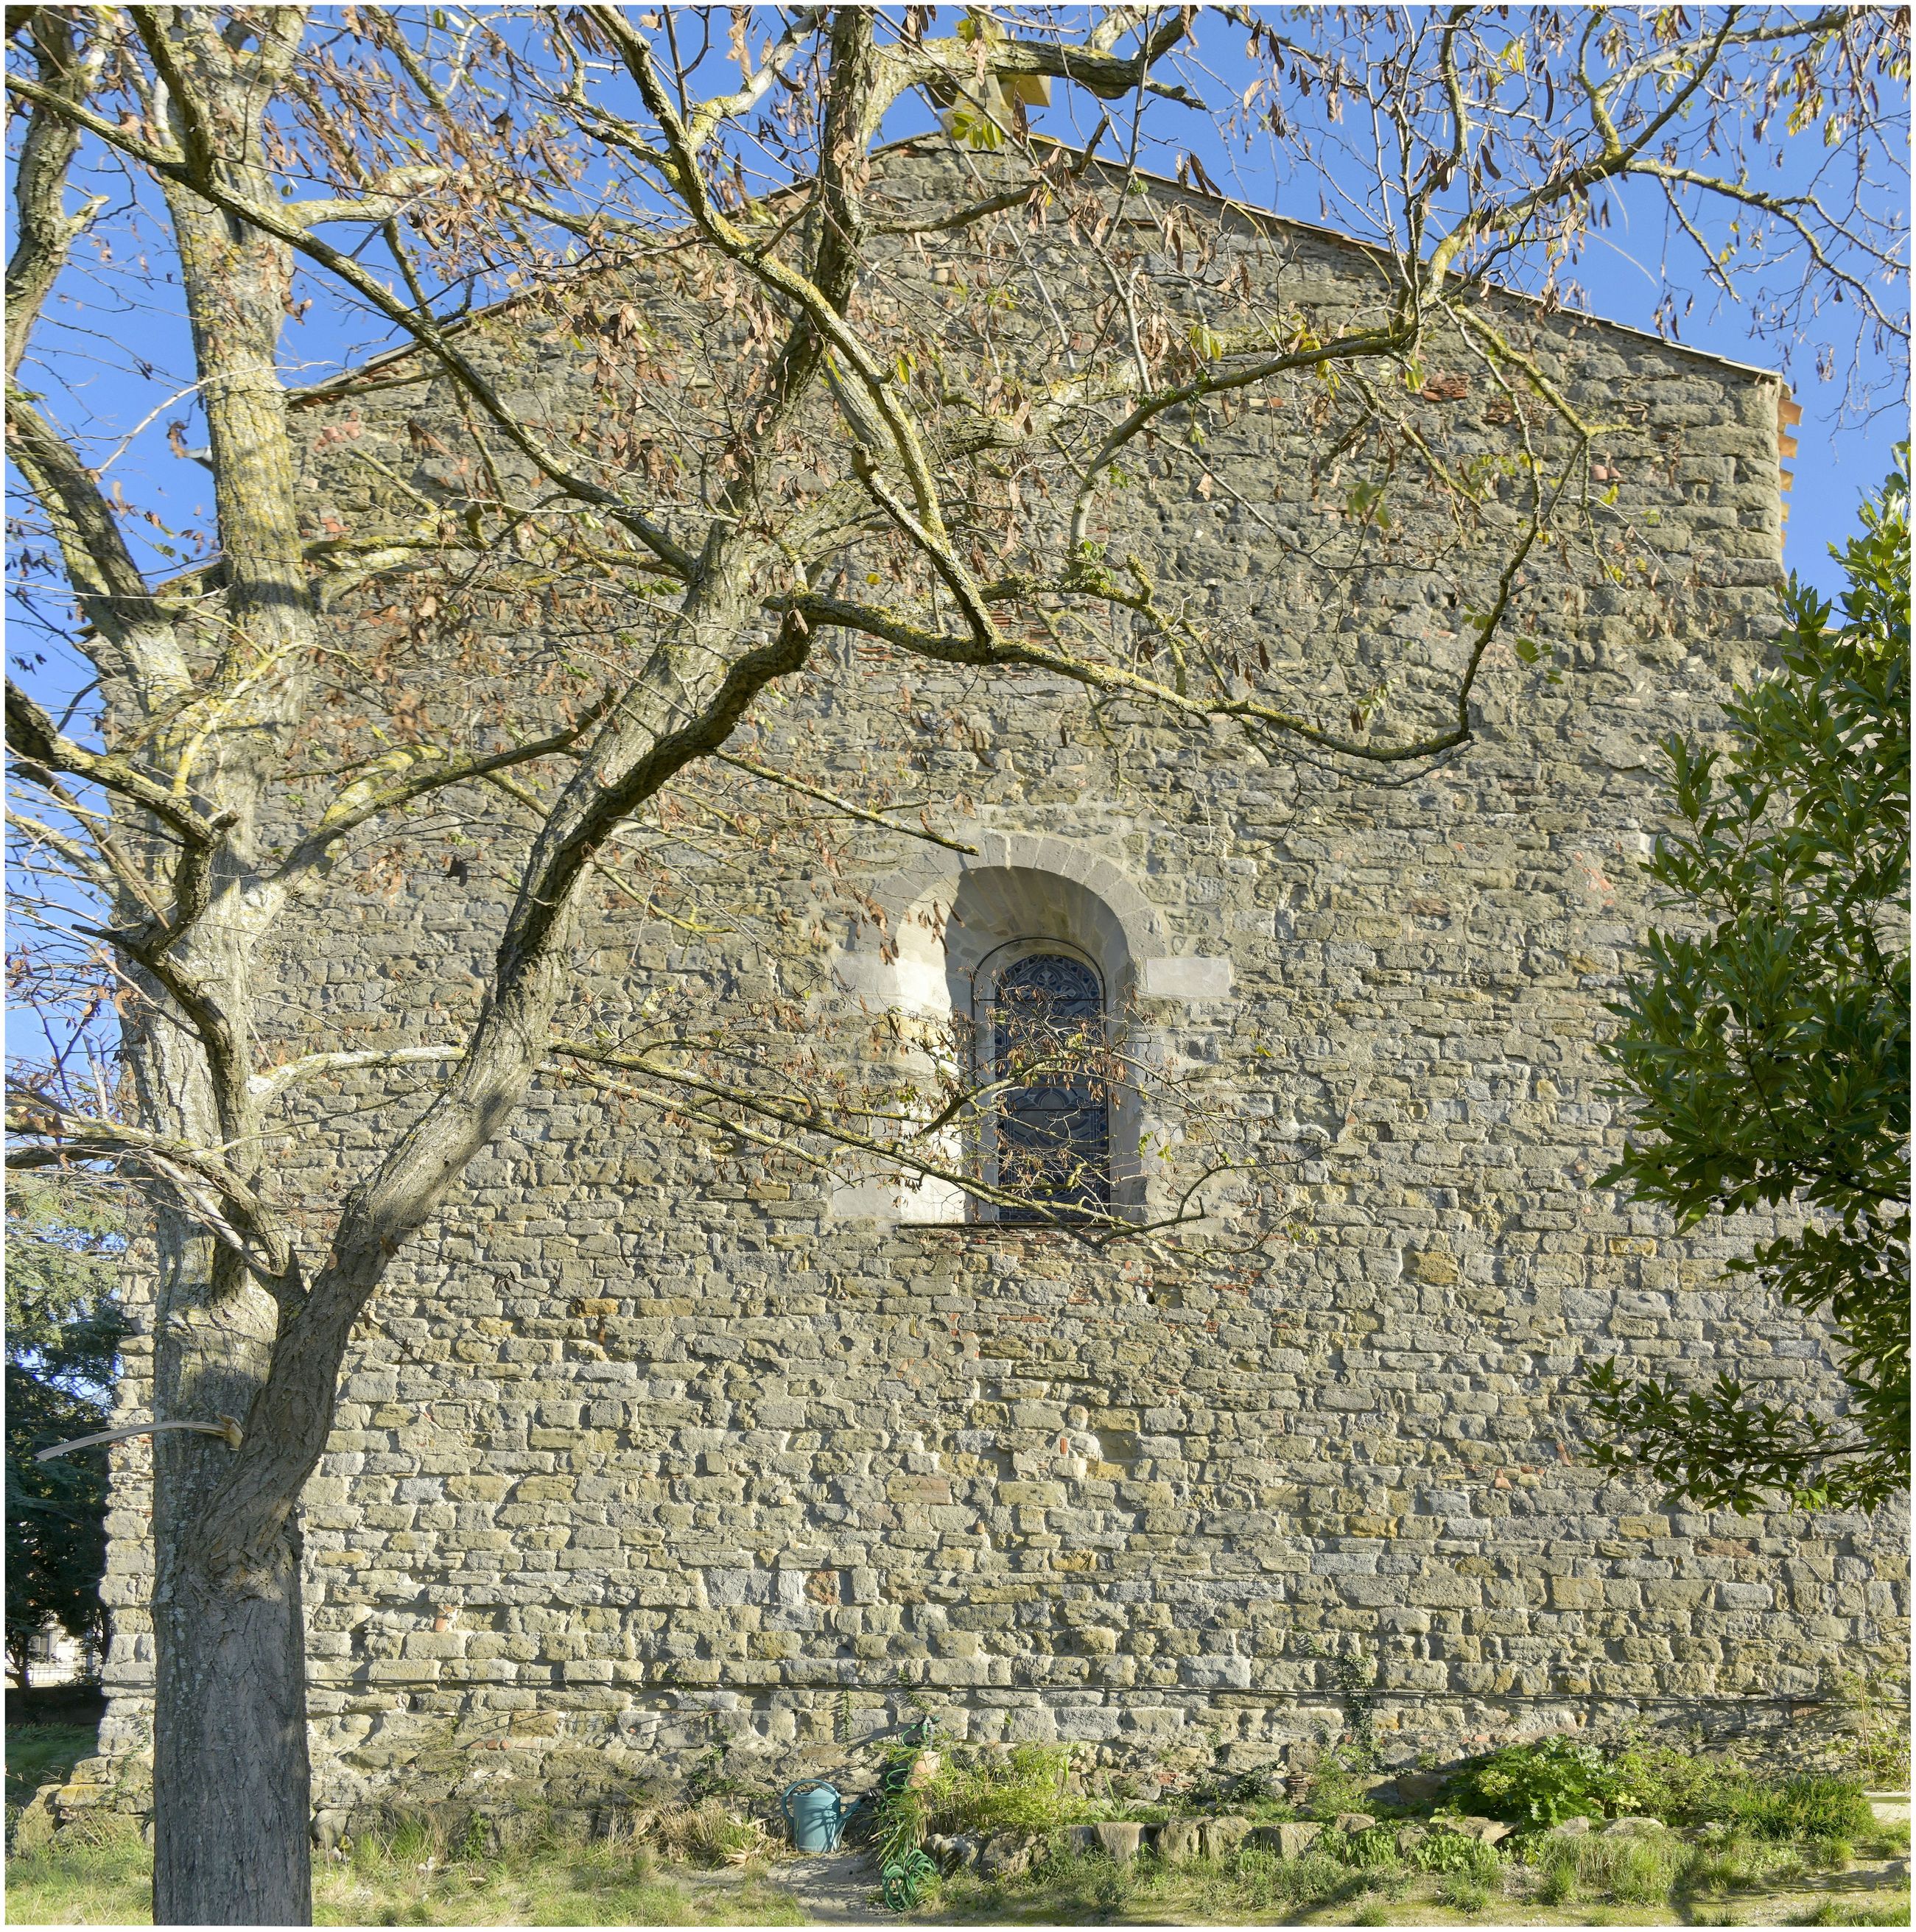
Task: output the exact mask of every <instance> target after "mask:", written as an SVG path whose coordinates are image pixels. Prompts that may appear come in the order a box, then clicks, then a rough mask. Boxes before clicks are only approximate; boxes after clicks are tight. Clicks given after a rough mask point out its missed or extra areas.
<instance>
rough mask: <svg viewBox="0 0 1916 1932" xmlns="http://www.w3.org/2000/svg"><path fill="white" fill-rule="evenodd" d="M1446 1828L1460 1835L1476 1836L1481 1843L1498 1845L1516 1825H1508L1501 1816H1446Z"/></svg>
mask: <svg viewBox="0 0 1916 1932" xmlns="http://www.w3.org/2000/svg"><path fill="white" fill-rule="evenodd" d="M1443 1822H1444V1826H1445V1829H1446V1830H1449V1831H1452V1832H1456V1833H1457V1834H1458V1835H1459V1836H1460V1837H1462V1838H1475V1839H1476V1841H1477V1842H1478V1843H1479V1844H1480V1845H1497V1844H1501V1843H1503V1841H1504V1840H1505V1839H1506V1838H1509V1835H1511V1833H1512V1832H1514V1831H1515V1830H1516V1829H1517V1828H1516V1826H1515V1825H1506V1823H1504V1822H1503V1820H1502V1819H1501V1818H1446V1820H1444V1821H1443Z"/></svg>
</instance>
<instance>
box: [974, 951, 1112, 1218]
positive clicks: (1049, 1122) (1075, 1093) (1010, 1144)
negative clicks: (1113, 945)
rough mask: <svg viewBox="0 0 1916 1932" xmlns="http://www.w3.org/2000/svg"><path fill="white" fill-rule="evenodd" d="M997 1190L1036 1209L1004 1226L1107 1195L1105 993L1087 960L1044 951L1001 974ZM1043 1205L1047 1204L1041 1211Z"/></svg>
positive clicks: (1012, 1214)
mask: <svg viewBox="0 0 1916 1932" xmlns="http://www.w3.org/2000/svg"><path fill="white" fill-rule="evenodd" d="M992 1004H993V1011H992V1058H993V1077H994V1078H995V1079H999V1080H1002V1081H1005V1082H1008V1083H1009V1084H1008V1085H1006V1086H1005V1088H1003V1089H1002V1091H1001V1092H1000V1094H999V1099H998V1105H997V1108H996V1128H997V1142H998V1183H999V1186H1000V1187H1005V1188H1011V1189H1015V1190H1017V1192H1018V1193H1021V1194H1023V1195H1024V1196H1026V1197H1027V1198H1028V1202H1029V1204H1030V1205H1023V1204H1021V1205H1018V1206H1016V1207H1012V1206H1008V1205H1001V1206H1000V1207H999V1210H998V1218H999V1220H1001V1221H1038V1220H1043V1219H1044V1218H1045V1216H1044V1211H1043V1209H1044V1208H1049V1209H1050V1211H1051V1212H1052V1213H1053V1214H1056V1213H1059V1212H1061V1211H1062V1212H1066V1213H1069V1212H1072V1211H1077V1212H1080V1213H1083V1212H1087V1211H1092V1210H1094V1209H1097V1208H1104V1207H1105V1206H1106V1205H1108V1203H1109V1202H1110V1199H1111V1146H1110V1121H1109V1108H1108V1105H1107V1087H1106V1076H1105V1071H1104V1061H1105V1044H1104V992H1103V990H1102V989H1101V987H1100V986H1099V985H1098V975H1097V974H1095V973H1094V972H1093V971H1092V969H1091V968H1089V966H1087V965H1085V963H1084V962H1083V960H1081V959H1072V958H1071V957H1070V956H1068V954H1065V953H1033V954H1032V955H1030V956H1029V957H1027V958H1026V959H1020V960H1018V961H1016V962H1014V964H1012V965H1009V966H1008V967H1006V968H1005V971H1003V972H1002V974H999V979H998V985H997V988H996V992H995V994H994V995H993V1003H992ZM1040 1204H1042V1206H1041V1205H1040Z"/></svg>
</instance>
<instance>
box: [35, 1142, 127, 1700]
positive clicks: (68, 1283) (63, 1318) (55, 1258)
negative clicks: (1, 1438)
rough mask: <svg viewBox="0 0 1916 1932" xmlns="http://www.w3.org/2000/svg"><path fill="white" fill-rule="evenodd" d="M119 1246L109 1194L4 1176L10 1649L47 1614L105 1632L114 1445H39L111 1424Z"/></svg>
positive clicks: (79, 1632) (89, 1632)
mask: <svg viewBox="0 0 1916 1932" xmlns="http://www.w3.org/2000/svg"><path fill="white" fill-rule="evenodd" d="M122 1245H123V1241H122V1217H121V1214H120V1211H119V1203H118V1202H117V1201H116V1199H114V1198H113V1196H112V1195H111V1194H110V1193H105V1192H104V1191H102V1190H101V1189H100V1188H98V1187H97V1186H93V1185H90V1184H87V1183H86V1182H75V1181H66V1180H61V1181H55V1180H52V1179H50V1178H45V1177H43V1176H40V1175H17V1176H14V1177H12V1178H10V1179H9V1181H8V1185H7V1422H6V1433H7V1661H8V1667H9V1668H10V1669H11V1670H13V1671H14V1673H16V1675H17V1676H18V1677H19V1679H20V1682H22V1683H24V1682H26V1677H25V1670H26V1659H27V1652H28V1646H29V1644H30V1643H32V1639H33V1637H34V1636H35V1634H36V1633H37V1632H38V1631H41V1629H43V1628H44V1627H45V1625H47V1622H48V1621H49V1619H51V1620H53V1622H56V1623H59V1624H60V1625H62V1626H63V1627H64V1628H65V1629H66V1630H67V1631H68V1632H69V1633H71V1634H72V1635H74V1636H75V1637H82V1638H91V1639H92V1640H95V1641H98V1640H99V1639H100V1638H101V1636H102V1634H103V1631H104V1611H103V1610H102V1608H101V1602H100V1578H101V1571H103V1569H104V1568H105V1565H106V1550H107V1532H106V1514H107V1451H106V1450H105V1449H104V1448H97V1449H83V1450H80V1451H78V1452H77V1453H76V1454H73V1455H71V1456H62V1457H58V1458H56V1460H53V1461H52V1462H50V1463H38V1462H35V1460H34V1453H35V1451H36V1450H40V1449H44V1448H48V1447H50V1445H53V1443H56V1442H66V1441H69V1440H71V1439H72V1438H73V1437H74V1436H86V1435H90V1434H92V1433H94V1432H95V1430H101V1429H104V1428H105V1427H107V1415H108V1412H109V1410H110V1407H111V1405H112V1400H113V1396H112V1391H113V1377H114V1375H115V1373H116V1367H117V1363H118V1359H119V1346H120V1337H121V1333H122V1321H121V1314H120V1308H119V1302H118V1301H116V1298H115V1296H114V1293H113V1287H114V1273H115V1269H116V1265H117V1261H118V1257H119V1250H120V1249H121V1247H122Z"/></svg>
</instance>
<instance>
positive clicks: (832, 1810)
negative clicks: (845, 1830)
mask: <svg viewBox="0 0 1916 1932" xmlns="http://www.w3.org/2000/svg"><path fill="white" fill-rule="evenodd" d="M779 1811H781V1812H782V1813H783V1814H784V1815H785V1823H786V1825H787V1826H788V1828H789V1829H790V1830H791V1842H792V1846H793V1848H794V1849H795V1850H797V1851H801V1852H835V1851H836V1850H837V1849H838V1835H839V1831H840V1829H842V1826H843V1825H844V1823H845V1801H844V1799H842V1798H840V1797H839V1795H838V1793H837V1792H836V1790H834V1789H833V1787H831V1786H830V1785H829V1784H827V1783H826V1782H825V1781H824V1779H823V1778H800V1780H799V1781H798V1782H797V1784H788V1785H787V1786H786V1787H785V1792H784V1794H783V1796H781V1797H780V1799H779Z"/></svg>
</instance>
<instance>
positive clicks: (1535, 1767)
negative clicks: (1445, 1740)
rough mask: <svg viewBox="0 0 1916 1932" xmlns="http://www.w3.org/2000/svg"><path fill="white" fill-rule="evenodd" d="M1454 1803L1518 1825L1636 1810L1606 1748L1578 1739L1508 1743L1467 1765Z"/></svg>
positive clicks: (1561, 1738)
mask: <svg viewBox="0 0 1916 1932" xmlns="http://www.w3.org/2000/svg"><path fill="white" fill-rule="evenodd" d="M1452 1802H1453V1803H1454V1804H1455V1805H1456V1806H1457V1808H1458V1809H1459V1810H1460V1811H1463V1812H1464V1813H1466V1814H1479V1815H1481V1816H1482V1817H1488V1818H1502V1819H1504V1820H1508V1821H1509V1823H1512V1824H1515V1825H1557V1824H1560V1823H1562V1822H1563V1820H1565V1819H1566V1818H1605V1817H1610V1816H1611V1815H1612V1814H1614V1812H1616V1811H1619V1810H1629V1809H1634V1805H1633V1804H1632V1801H1631V1798H1630V1793H1629V1789H1628V1787H1626V1784H1625V1781H1624V1780H1623V1778H1621V1777H1620V1775H1619V1774H1618V1772H1617V1770H1616V1769H1615V1767H1614V1766H1612V1765H1611V1763H1610V1762H1609V1760H1607V1759H1606V1758H1605V1756H1604V1754H1602V1751H1599V1750H1598V1749H1597V1748H1596V1746H1594V1745H1586V1744H1579V1743H1578V1742H1577V1741H1576V1740H1575V1739H1573V1738H1565V1737H1555V1738H1544V1739H1539V1741H1538V1742H1536V1743H1534V1744H1525V1745H1506V1746H1505V1747H1504V1748H1503V1750H1501V1751H1492V1752H1491V1754H1490V1755H1489V1756H1488V1757H1482V1758H1479V1759H1478V1760H1476V1762H1475V1763H1473V1764H1469V1765H1467V1766H1464V1769H1463V1771H1462V1772H1461V1773H1460V1774H1459V1775H1458V1779H1457V1781H1456V1783H1455V1786H1454V1787H1452Z"/></svg>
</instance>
